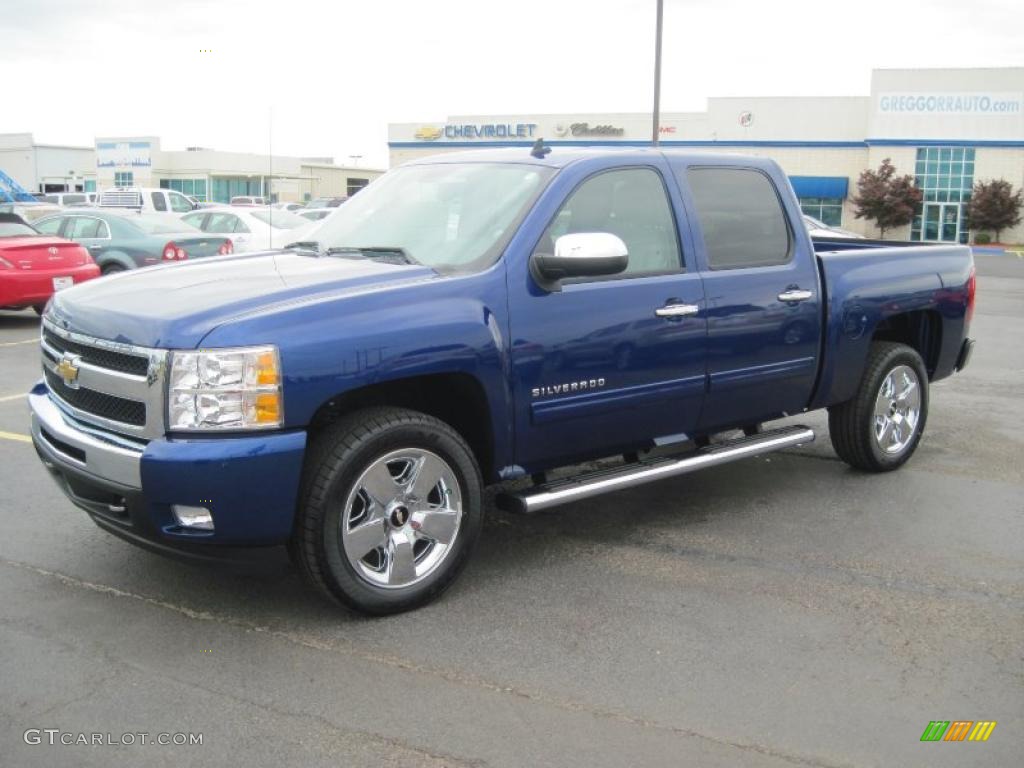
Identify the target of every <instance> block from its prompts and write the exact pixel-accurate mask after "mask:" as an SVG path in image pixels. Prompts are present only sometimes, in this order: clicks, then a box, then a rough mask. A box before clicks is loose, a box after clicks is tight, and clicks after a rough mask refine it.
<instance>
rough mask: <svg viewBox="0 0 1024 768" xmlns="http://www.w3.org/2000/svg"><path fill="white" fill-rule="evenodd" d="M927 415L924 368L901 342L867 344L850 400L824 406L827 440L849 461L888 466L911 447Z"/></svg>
mask: <svg viewBox="0 0 1024 768" xmlns="http://www.w3.org/2000/svg"><path fill="white" fill-rule="evenodd" d="M927 418H928V374H927V372H926V371H925V367H924V361H923V360H922V359H921V356H920V355H919V354H918V353H917V351H915V350H914V349H912V348H911V347H908V346H907V345H905V344H897V343H893V342H875V343H874V344H872V345H871V351H870V353H869V354H868V361H867V365H866V366H865V369H864V375H863V377H862V378H861V382H860V387H859V388H858V390H857V394H856V395H855V396H854V398H853V399H852V400H849V401H848V402H845V403H843V404H841V405H837V406H833V407H832V408H829V412H828V428H829V436H830V437H831V439H832V446H833V447H834V448H835V451H836V453H837V454H839V457H840V458H841V459H842V460H843V461H845V462H846V463H847V464H849V465H850V466H853V467H856V468H857V469H863V470H866V471H869V472H888V471H890V470H893V469H896V468H898V467H900V466H902V465H903V464H904V463H905V462H906V461H907V460H908V459H909V458H910V457H911V456H912V455H913V453H914V451H916V450H917V446H918V444H919V443H920V441H921V435H922V434H923V433H924V426H925V422H926V421H927Z"/></svg>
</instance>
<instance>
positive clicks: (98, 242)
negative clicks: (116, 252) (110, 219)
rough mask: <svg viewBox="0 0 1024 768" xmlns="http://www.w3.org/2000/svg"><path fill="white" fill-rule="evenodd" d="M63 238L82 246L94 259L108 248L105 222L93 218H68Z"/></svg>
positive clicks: (107, 233) (108, 238) (108, 242)
mask: <svg viewBox="0 0 1024 768" xmlns="http://www.w3.org/2000/svg"><path fill="white" fill-rule="evenodd" d="M64 237H66V238H69V239H70V240H74V241H75V242H76V243H80V244H82V245H84V246H85V248H86V249H87V250H88V251H89V255H90V256H92V257H93V258H94V259H97V258H99V256H100V254H102V253H103V251H104V250H105V249H106V248H108V247H109V246H110V229H109V228H108V227H107V222H105V221H103V220H102V219H97V218H95V217H94V216H69V217H68V223H67V225H66V226H65V228H64Z"/></svg>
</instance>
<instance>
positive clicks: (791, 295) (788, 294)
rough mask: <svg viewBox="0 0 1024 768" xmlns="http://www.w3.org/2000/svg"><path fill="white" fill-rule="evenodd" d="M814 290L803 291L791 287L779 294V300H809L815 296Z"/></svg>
mask: <svg viewBox="0 0 1024 768" xmlns="http://www.w3.org/2000/svg"><path fill="white" fill-rule="evenodd" d="M813 296H814V293H813V292H812V291H802V290H800V289H799V288H790V289H789V290H787V291H783V292H782V293H780V294H779V301H785V302H787V303H788V302H791V301H807V300H808V299H809V298H811V297H813Z"/></svg>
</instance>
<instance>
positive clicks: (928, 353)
mask: <svg viewBox="0 0 1024 768" xmlns="http://www.w3.org/2000/svg"><path fill="white" fill-rule="evenodd" d="M871 341H873V342H874V341H893V342H898V343H900V344H906V345H907V346H908V347H910V348H912V349H914V350H916V351H917V353H918V354H919V355H920V356H921V359H922V360H924V367H925V370H926V371H927V372H928V378H929V380H930V379H932V378H933V377H934V375H935V372H936V370H937V368H938V365H939V356H940V354H941V352H942V317H941V315H940V314H939V312H938V311H937V310H935V309H918V310H912V311H910V312H901V313H899V314H895V315H889V316H888V317H886V318H884V319H882V320H881V321H880V322H879V323H878V325H876V326H875V329H874V332H873V333H872V334H871Z"/></svg>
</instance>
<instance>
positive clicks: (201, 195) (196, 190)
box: [160, 179, 206, 203]
mask: <svg viewBox="0 0 1024 768" xmlns="http://www.w3.org/2000/svg"><path fill="white" fill-rule="evenodd" d="M160 188H161V189H173V190H174V191H175V192H181V194H183V195H188V196H189V197H194V198H195V199H196V200H199V201H200V202H203V203H205V202H206V179H160Z"/></svg>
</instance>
